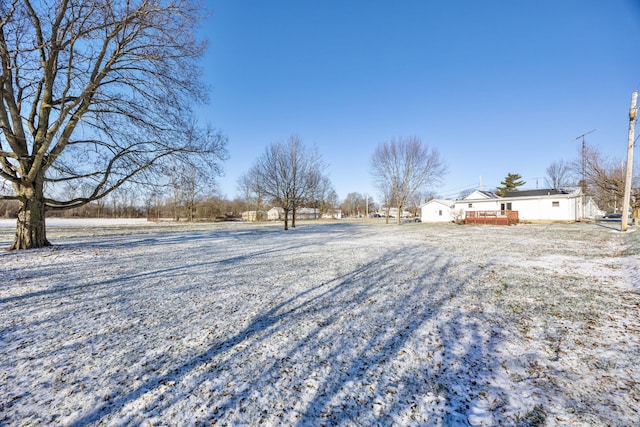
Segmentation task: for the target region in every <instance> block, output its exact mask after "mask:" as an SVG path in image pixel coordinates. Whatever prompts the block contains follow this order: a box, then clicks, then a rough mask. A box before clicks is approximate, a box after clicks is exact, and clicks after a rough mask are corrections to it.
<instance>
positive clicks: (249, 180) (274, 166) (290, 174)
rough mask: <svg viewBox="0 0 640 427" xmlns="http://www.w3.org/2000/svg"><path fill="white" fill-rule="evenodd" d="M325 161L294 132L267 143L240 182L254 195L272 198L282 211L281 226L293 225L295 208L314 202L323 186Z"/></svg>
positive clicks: (324, 182)
mask: <svg viewBox="0 0 640 427" xmlns="http://www.w3.org/2000/svg"><path fill="white" fill-rule="evenodd" d="M324 168H325V164H324V162H323V161H322V158H321V157H320V155H319V154H318V152H317V151H316V150H315V149H310V148H307V147H306V146H305V145H304V144H303V143H302V140H301V139H300V138H299V137H298V136H297V135H292V136H290V137H289V139H287V141H286V142H276V143H272V144H270V145H269V146H268V147H267V149H266V150H265V152H264V153H263V154H262V155H261V156H260V157H258V159H257V160H256V162H255V163H254V165H253V166H252V168H251V169H250V170H249V172H247V174H246V178H243V179H241V182H242V183H243V185H245V186H248V188H251V189H252V192H253V193H254V194H256V195H261V196H264V197H266V198H269V199H271V201H272V202H273V203H274V204H275V205H276V206H277V207H280V208H282V210H283V211H284V229H285V230H288V229H289V213H290V212H291V214H292V215H291V221H292V223H291V226H292V227H295V218H296V211H297V209H298V208H299V207H302V206H304V204H306V203H309V204H313V203H314V199H315V197H316V196H317V192H318V189H319V188H320V187H321V186H323V185H324V186H326V185H327V183H326V181H325V179H324V178H325V176H324V174H323V173H322V171H323V170H324Z"/></svg>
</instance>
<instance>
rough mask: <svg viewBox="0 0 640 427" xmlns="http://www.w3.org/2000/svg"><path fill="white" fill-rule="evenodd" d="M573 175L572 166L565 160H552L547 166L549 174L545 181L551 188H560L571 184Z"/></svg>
mask: <svg viewBox="0 0 640 427" xmlns="http://www.w3.org/2000/svg"><path fill="white" fill-rule="evenodd" d="M570 175H571V167H570V166H569V165H568V164H566V163H565V162H564V161H563V160H559V161H557V162H552V163H551V164H550V165H549V167H548V168H547V176H546V177H545V179H544V180H545V182H546V184H547V186H549V188H553V189H555V190H559V189H561V188H563V187H567V186H568V185H569V178H570Z"/></svg>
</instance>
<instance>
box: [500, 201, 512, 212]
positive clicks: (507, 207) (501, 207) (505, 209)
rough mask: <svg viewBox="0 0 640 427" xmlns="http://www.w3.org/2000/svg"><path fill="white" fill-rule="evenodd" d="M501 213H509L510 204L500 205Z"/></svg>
mask: <svg viewBox="0 0 640 427" xmlns="http://www.w3.org/2000/svg"><path fill="white" fill-rule="evenodd" d="M500 210H501V211H510V210H511V202H509V203H500Z"/></svg>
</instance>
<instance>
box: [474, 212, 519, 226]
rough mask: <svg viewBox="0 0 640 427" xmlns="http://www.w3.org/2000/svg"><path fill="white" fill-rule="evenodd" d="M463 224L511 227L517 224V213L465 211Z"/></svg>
mask: <svg viewBox="0 0 640 427" xmlns="http://www.w3.org/2000/svg"><path fill="white" fill-rule="evenodd" d="M464 223H465V224H493V225H512V224H517V223H518V211H467V212H465V217H464Z"/></svg>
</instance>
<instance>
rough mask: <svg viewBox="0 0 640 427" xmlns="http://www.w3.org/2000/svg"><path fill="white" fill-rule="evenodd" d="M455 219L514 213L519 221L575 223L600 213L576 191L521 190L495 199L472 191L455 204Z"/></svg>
mask: <svg viewBox="0 0 640 427" xmlns="http://www.w3.org/2000/svg"><path fill="white" fill-rule="evenodd" d="M454 211H455V214H454V215H455V216H457V217H458V218H464V217H465V214H466V212H469V211H517V212H518V219H519V221H525V222H526V221H568V222H571V221H579V220H580V219H582V218H594V217H595V216H596V215H598V214H599V213H600V210H599V209H598V207H597V206H596V205H595V203H594V202H593V200H592V199H591V198H590V197H587V196H584V195H583V194H582V190H581V189H580V188H570V189H562V190H551V189H547V190H523V191H512V192H509V193H506V194H505V195H504V197H499V196H497V195H496V194H495V193H492V192H489V191H479V190H476V191H474V192H473V193H471V194H470V195H469V196H467V197H465V198H464V199H462V200H456V202H455V207H454Z"/></svg>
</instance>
